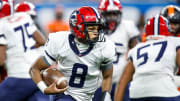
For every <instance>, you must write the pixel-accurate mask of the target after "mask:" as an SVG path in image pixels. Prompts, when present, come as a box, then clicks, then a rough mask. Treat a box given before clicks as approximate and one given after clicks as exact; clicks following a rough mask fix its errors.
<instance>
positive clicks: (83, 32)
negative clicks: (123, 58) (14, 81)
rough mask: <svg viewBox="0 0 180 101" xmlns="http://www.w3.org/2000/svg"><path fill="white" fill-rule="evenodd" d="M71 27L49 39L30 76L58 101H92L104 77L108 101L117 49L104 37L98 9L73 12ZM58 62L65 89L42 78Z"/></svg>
mask: <svg viewBox="0 0 180 101" xmlns="http://www.w3.org/2000/svg"><path fill="white" fill-rule="evenodd" d="M69 23H70V29H71V30H70V31H69V32H67V31H62V32H56V33H53V34H50V35H49V38H48V40H47V42H46V45H45V49H44V56H42V57H41V58H39V59H37V61H36V62H35V64H34V65H33V66H32V67H31V70H30V75H31V77H32V79H33V81H34V82H35V83H36V84H37V86H38V87H39V88H40V90H41V91H42V92H43V93H44V94H55V96H54V97H55V98H54V100H55V101H91V100H92V98H93V95H94V92H95V90H96V89H97V88H98V83H99V81H98V80H99V77H100V74H101V73H102V75H103V81H102V91H103V95H102V98H101V100H102V101H108V98H109V99H110V94H109V91H110V88H111V82H112V72H113V63H112V62H113V58H114V56H115V46H114V44H113V43H112V42H111V41H109V40H107V39H105V37H104V36H103V33H102V32H103V31H102V25H103V22H102V19H101V16H100V15H99V13H98V12H97V10H96V9H95V8H92V7H89V6H83V7H80V8H78V9H76V10H74V11H73V12H72V14H71V15H70V19H69ZM56 62H57V63H58V67H57V69H58V70H59V71H60V73H61V74H63V75H64V77H65V78H66V80H67V82H68V86H66V87H64V88H62V89H58V88H57V84H58V82H61V81H59V79H56V80H54V82H52V84H50V85H49V86H47V84H46V83H45V81H43V78H42V75H41V72H42V71H43V70H46V69H47V68H48V67H49V66H51V65H53V64H55V63H56ZM47 77H48V76H47ZM55 77H57V76H55ZM60 77H62V76H60ZM50 78H51V77H50ZM64 80H65V79H63V80H62V81H64ZM60 84H61V83H60Z"/></svg>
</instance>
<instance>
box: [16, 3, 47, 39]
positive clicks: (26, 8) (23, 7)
mask: <svg viewBox="0 0 180 101" xmlns="http://www.w3.org/2000/svg"><path fill="white" fill-rule="evenodd" d="M14 9H15V12H26V13H28V14H29V15H30V16H31V18H32V19H33V20H34V23H35V25H36V27H37V28H38V29H39V30H40V31H41V32H42V34H43V35H44V36H45V37H47V34H46V33H45V31H43V30H42V28H41V27H40V25H39V24H38V21H37V12H36V7H35V5H34V4H33V3H31V2H28V1H23V2H19V3H17V4H16V5H15V7H14Z"/></svg>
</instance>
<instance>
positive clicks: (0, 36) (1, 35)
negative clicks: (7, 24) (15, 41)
mask: <svg viewBox="0 0 180 101" xmlns="http://www.w3.org/2000/svg"><path fill="white" fill-rule="evenodd" d="M0 23H1V24H0V45H6V44H7V40H6V36H5V29H4V27H3V26H4V22H2V21H1V22H0Z"/></svg>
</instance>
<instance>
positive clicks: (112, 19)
mask: <svg viewBox="0 0 180 101" xmlns="http://www.w3.org/2000/svg"><path fill="white" fill-rule="evenodd" d="M121 15H122V13H121V11H104V12H102V16H103V17H104V22H105V25H104V27H105V32H106V33H105V34H111V33H113V32H114V31H115V30H116V28H117V26H118V25H119V24H120V22H121Z"/></svg>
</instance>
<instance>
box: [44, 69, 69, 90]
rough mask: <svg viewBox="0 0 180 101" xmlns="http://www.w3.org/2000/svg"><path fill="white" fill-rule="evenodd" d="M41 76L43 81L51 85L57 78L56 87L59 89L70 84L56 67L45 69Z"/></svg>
mask: <svg viewBox="0 0 180 101" xmlns="http://www.w3.org/2000/svg"><path fill="white" fill-rule="evenodd" d="M41 76H42V79H43V81H44V82H45V83H46V84H47V86H49V85H51V84H52V83H53V82H55V81H56V80H57V83H56V87H57V88H58V89H63V88H65V87H67V85H68V84H67V80H66V78H65V77H64V75H63V74H62V73H61V72H60V71H58V70H57V69H56V68H47V69H45V70H44V71H42V72H41Z"/></svg>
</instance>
